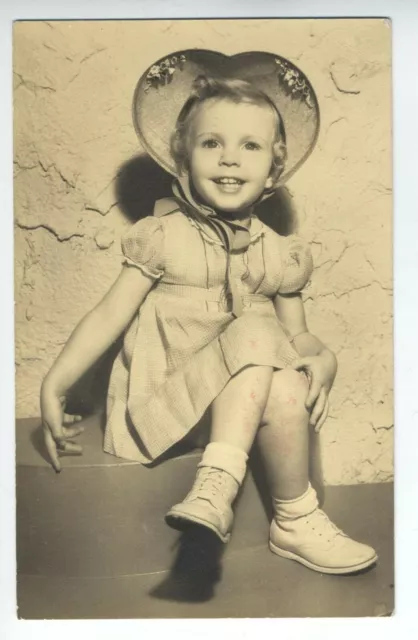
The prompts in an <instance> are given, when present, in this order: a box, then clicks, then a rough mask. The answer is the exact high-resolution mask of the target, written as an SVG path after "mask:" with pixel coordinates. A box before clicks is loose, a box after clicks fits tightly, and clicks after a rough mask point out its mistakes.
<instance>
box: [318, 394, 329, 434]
mask: <svg viewBox="0 0 418 640" xmlns="http://www.w3.org/2000/svg"><path fill="white" fill-rule="evenodd" d="M328 411H329V402H328V398H327V399H326V402H325V407H324V410H323V412H322V415H321V416H320V418H319V420H318V422H317V423H316V427H315V433H319V432H320V431H321V429H322V427H323V425H324V422H325V420H326V419H327V417H328Z"/></svg>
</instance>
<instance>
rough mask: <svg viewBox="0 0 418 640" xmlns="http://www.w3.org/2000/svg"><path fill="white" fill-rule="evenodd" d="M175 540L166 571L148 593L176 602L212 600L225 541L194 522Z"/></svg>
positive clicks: (219, 574)
mask: <svg viewBox="0 0 418 640" xmlns="http://www.w3.org/2000/svg"><path fill="white" fill-rule="evenodd" d="M177 544H178V550H177V556H176V559H175V561H174V564H173V566H172V567H171V569H170V573H169V575H168V576H167V577H166V578H165V579H164V580H163V582H161V583H160V584H159V585H157V586H156V587H154V589H152V590H151V591H150V594H149V595H150V596H151V597H153V598H157V599H159V600H170V601H176V602H207V601H208V600H211V599H212V598H213V596H214V594H215V585H216V584H217V583H218V582H219V581H220V579H221V576H222V568H221V558H222V555H223V551H224V545H223V544H222V542H221V541H220V540H219V539H218V538H217V536H216V535H215V534H214V533H212V532H211V531H209V530H208V529H205V528H204V527H199V526H197V525H196V526H190V528H189V529H187V530H186V531H184V532H183V533H182V535H181V536H180V538H179V540H178V542H177Z"/></svg>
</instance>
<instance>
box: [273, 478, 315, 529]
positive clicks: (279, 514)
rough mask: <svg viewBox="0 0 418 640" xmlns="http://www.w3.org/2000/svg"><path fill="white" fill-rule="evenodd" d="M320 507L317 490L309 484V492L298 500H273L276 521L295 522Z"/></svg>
mask: <svg viewBox="0 0 418 640" xmlns="http://www.w3.org/2000/svg"><path fill="white" fill-rule="evenodd" d="M317 507H318V497H317V495H316V491H315V489H313V487H312V486H311V484H310V483H309V485H308V488H307V490H306V491H305V493H303V494H302V495H301V496H299V497H298V498H293V499H292V500H281V499H279V498H273V508H274V518H275V520H294V519H295V518H301V517H303V516H307V515H309V514H310V513H312V511H315V509H316V508H317Z"/></svg>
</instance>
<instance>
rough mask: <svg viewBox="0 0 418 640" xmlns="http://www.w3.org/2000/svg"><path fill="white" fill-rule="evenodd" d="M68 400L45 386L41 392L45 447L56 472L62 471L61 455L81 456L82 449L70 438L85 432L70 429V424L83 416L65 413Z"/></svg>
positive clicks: (79, 428)
mask: <svg viewBox="0 0 418 640" xmlns="http://www.w3.org/2000/svg"><path fill="white" fill-rule="evenodd" d="M65 402H66V399H65V397H64V396H62V397H58V396H57V395H56V394H55V393H54V392H53V391H52V390H50V389H48V388H46V387H45V386H43V388H42V391H41V413H42V427H43V432H44V441H45V446H46V449H47V451H48V455H49V458H50V460H51V464H52V466H53V468H54V469H55V471H56V472H57V473H59V472H60V471H61V463H60V460H59V455H60V454H65V455H81V453H82V452H83V449H82V447H81V446H80V445H79V444H76V443H75V442H72V441H71V440H70V438H74V437H75V436H78V435H79V434H80V433H82V432H83V431H84V428H83V427H81V426H74V427H69V426H66V424H68V423H73V422H77V421H78V420H81V416H70V415H67V414H66V413H64V410H65Z"/></svg>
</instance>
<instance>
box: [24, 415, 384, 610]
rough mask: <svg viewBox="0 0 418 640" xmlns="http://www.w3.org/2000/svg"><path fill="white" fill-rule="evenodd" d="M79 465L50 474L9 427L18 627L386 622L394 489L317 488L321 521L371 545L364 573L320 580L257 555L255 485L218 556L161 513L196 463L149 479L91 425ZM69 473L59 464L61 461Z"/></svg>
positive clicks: (181, 463) (188, 461)
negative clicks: (150, 621) (183, 621)
mask: <svg viewBox="0 0 418 640" xmlns="http://www.w3.org/2000/svg"><path fill="white" fill-rule="evenodd" d="M90 427H91V429H90V431H89V432H88V433H87V434H86V435H84V436H83V438H84V445H85V452H84V456H83V458H80V459H78V461H77V459H74V458H73V459H71V461H70V460H68V465H67V466H66V468H65V469H64V471H63V472H62V474H60V475H58V476H57V475H55V474H54V473H53V472H52V471H51V470H50V469H49V468H48V466H47V465H46V463H45V461H44V460H43V458H42V450H41V448H40V447H39V446H38V445H39V442H38V440H37V437H38V435H37V434H38V423H37V422H36V421H26V422H24V423H20V424H19V425H18V431H17V433H18V438H17V440H18V451H17V550H18V571H19V574H18V605H19V616H20V617H21V618H24V619H51V618H52V619H68V618H70V619H71V618H73V619H74V618H78V619H85V618H93V619H99V618H218V617H245V618H247V617H251V618H252V617H255V618H257V617H306V616H309V617H325V616H326V617H335V616H345V617H353V616H385V615H390V614H391V612H392V611H393V598H394V585H393V487H392V485H391V484H376V485H357V486H348V487H344V486H339V487H326V488H325V508H326V511H327V513H328V514H329V515H330V516H331V517H332V518H333V519H334V520H335V522H336V523H337V524H338V526H340V527H341V528H343V529H345V530H346V531H347V533H349V534H350V535H352V536H353V537H355V538H357V539H359V540H362V541H364V542H367V543H369V544H371V545H373V546H374V547H375V548H376V549H377V552H378V554H379V562H378V563H377V565H376V566H375V567H373V568H372V569H370V570H369V571H366V572H364V573H361V574H358V575H352V576H328V575H323V574H320V573H316V572H313V571H310V570H308V569H306V568H304V567H302V566H301V565H299V564H297V563H295V562H292V561H289V560H285V559H282V558H278V557H277V556H274V555H273V554H271V553H270V551H269V550H268V547H267V536H268V516H267V514H266V513H265V510H264V508H263V504H262V501H261V500H260V496H259V493H258V490H257V486H258V485H257V484H256V483H255V482H254V480H253V478H251V477H250V478H249V480H248V482H247V483H246V485H245V487H244V490H243V494H242V496H241V500H240V502H239V504H238V507H237V515H236V523H235V527H234V533H233V539H232V540H231V543H230V544H229V545H227V547H226V548H225V547H224V545H221V543H218V542H217V540H216V539H215V538H213V537H212V536H211V535H210V534H206V533H205V532H204V531H203V530H196V531H195V532H190V533H189V534H187V535H183V536H179V535H178V534H177V532H174V531H172V530H171V529H169V528H168V527H167V526H166V525H165V523H164V521H163V516H164V513H165V510H166V508H167V507H168V506H170V504H171V503H172V501H173V500H174V499H177V498H178V497H180V496H181V495H182V494H183V492H184V489H185V487H187V486H188V485H189V483H190V478H191V477H192V476H193V473H194V469H195V465H196V457H197V456H196V455H195V454H189V455H186V456H181V457H179V458H177V459H174V460H170V461H168V462H166V463H164V464H163V465H161V466H160V467H159V468H155V469H151V470H150V469H145V468H144V467H141V466H140V465H135V464H120V463H119V462H118V461H117V459H114V458H112V457H109V456H105V455H104V454H103V453H102V452H101V451H100V431H99V430H98V429H97V428H96V427H97V425H95V424H94V423H92V424H91V425H90ZM66 462H67V461H66Z"/></svg>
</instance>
